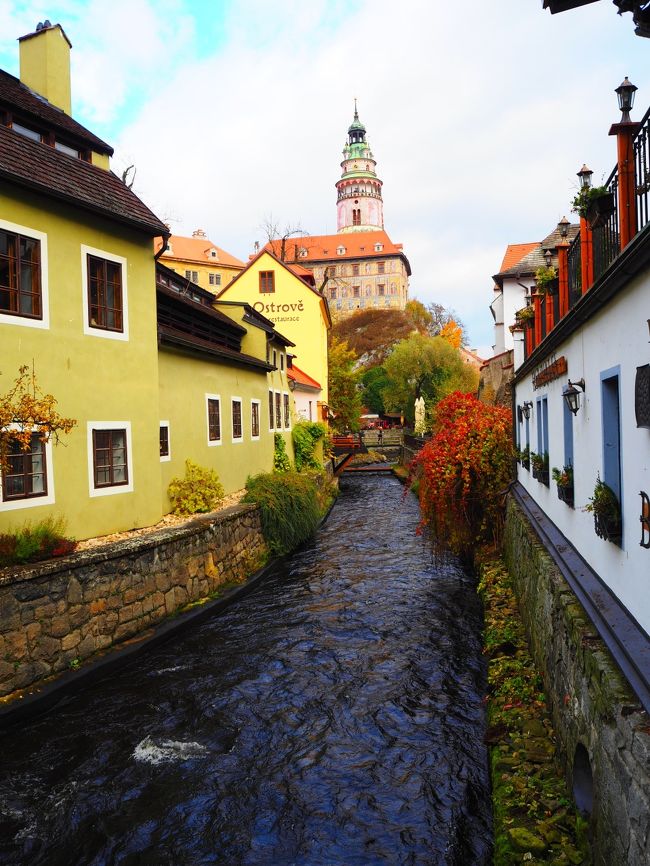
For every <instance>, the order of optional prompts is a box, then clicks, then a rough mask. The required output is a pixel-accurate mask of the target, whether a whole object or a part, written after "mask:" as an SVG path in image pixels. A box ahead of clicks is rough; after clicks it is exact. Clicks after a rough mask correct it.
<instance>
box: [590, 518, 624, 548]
mask: <svg viewBox="0 0 650 866" xmlns="http://www.w3.org/2000/svg"><path fill="white" fill-rule="evenodd" d="M594 531H595V533H596V535H597V536H598V537H599V538H604V539H605V541H611V542H612V543H613V544H620V543H621V539H622V538H623V526H622V524H621V518H620V516H619V515H617V514H614V515H612V514H594Z"/></svg>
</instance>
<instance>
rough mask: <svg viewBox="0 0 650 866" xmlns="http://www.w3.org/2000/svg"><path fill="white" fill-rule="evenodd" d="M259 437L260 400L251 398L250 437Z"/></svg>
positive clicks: (254, 438)
mask: <svg viewBox="0 0 650 866" xmlns="http://www.w3.org/2000/svg"><path fill="white" fill-rule="evenodd" d="M259 438H260V401H259V400H251V439H253V440H254V441H257V440H258V439H259Z"/></svg>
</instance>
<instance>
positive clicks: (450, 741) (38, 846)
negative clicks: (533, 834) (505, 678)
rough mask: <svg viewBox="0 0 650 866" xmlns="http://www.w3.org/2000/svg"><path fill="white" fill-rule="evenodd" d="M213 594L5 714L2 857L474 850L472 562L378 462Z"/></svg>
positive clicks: (485, 840)
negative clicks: (306, 525) (199, 617)
mask: <svg viewBox="0 0 650 866" xmlns="http://www.w3.org/2000/svg"><path fill="white" fill-rule="evenodd" d="M341 486H342V492H341V495H340V497H339V499H338V501H337V504H336V505H335V507H334V509H333V511H332V512H331V514H330V516H329V518H328V519H327V521H326V523H325V524H324V525H323V526H322V527H321V529H320V530H319V532H318V534H317V536H316V537H315V539H314V540H313V541H312V542H310V543H309V544H308V545H306V546H305V547H303V548H302V549H301V550H299V551H297V552H296V553H295V554H294V555H293V556H291V557H290V558H288V559H287V560H284V561H281V562H280V563H278V564H277V565H276V566H274V567H273V568H272V569H271V570H270V572H269V574H268V576H267V577H266V578H265V579H264V580H263V582H262V583H261V584H260V585H259V587H258V588H257V589H256V590H255V591H254V592H253V593H251V594H250V595H248V596H246V597H245V598H242V599H240V600H238V601H237V602H236V603H235V604H233V605H231V606H230V607H229V608H228V609H226V611H225V612H223V613H221V614H219V615H215V616H213V617H211V618H210V619H208V620H206V621H204V622H202V623H201V624H200V625H195V626H194V627H192V628H191V629H190V630H187V631H185V632H183V633H182V634H180V635H178V634H177V635H176V636H175V637H174V638H173V639H171V640H170V641H168V642H167V643H165V644H163V645H162V646H158V647H156V648H153V649H152V650H151V651H150V652H148V653H146V654H144V655H143V656H140V657H139V658H137V659H136V660H134V661H132V662H131V663H130V664H129V666H128V667H125V668H123V669H121V670H120V671H119V672H118V673H117V674H113V675H112V676H111V678H110V679H105V680H103V681H100V682H97V683H95V684H93V685H92V686H89V687H88V688H86V689H84V690H83V691H80V692H78V693H77V694H75V695H73V696H69V697H66V698H65V699H63V700H62V701H61V702H60V703H59V704H58V705H57V706H55V707H54V708H53V709H52V710H50V711H49V712H48V713H47V714H45V715H42V716H41V717H38V718H36V719H34V720H32V721H31V722H30V723H29V724H28V725H24V724H23V725H21V727H20V728H19V727H18V726H15V727H13V728H10V729H8V730H7V731H5V732H4V733H3V739H2V761H1V762H0V863H3V864H5V863H6V864H29V866H40V864H42V866H76V864H78V866H91V864H92V866H100V864H102V866H103V864H130V866H136V864H137V866H149V864H150V866H167V864H169V866H184V864H187V866H199V864H201V866H203V864H219V866H240V864H241V866H244V864H245V866H253V864H254V866H290V864H291V866H339V864H340V866H357V864H359V866H375V864H376V866H379V864H388V866H401V864H422V866H424V864H427V866H487V864H488V863H489V862H490V846H491V827H490V822H491V819H490V795H489V782H488V771H487V756H486V750H485V746H484V745H483V733H484V712H483V704H482V700H481V699H482V696H483V694H484V693H485V665H484V662H483V660H482V657H481V623H482V620H481V609H480V604H479V601H478V599H477V596H476V592H475V586H474V580H473V578H472V577H470V576H469V575H468V574H466V573H465V572H464V571H463V569H462V568H461V567H460V565H458V564H456V563H453V562H452V563H446V564H443V565H441V564H440V563H437V562H434V561H433V559H432V556H431V552H430V547H429V544H428V542H427V540H426V538H425V537H423V536H420V535H416V527H417V524H418V520H419V511H418V505H417V501H416V499H415V497H413V496H412V494H407V496H406V497H403V492H402V487H401V485H400V484H399V482H397V481H396V480H395V479H393V478H385V477H377V476H371V477H363V478H359V477H350V478H349V479H348V478H346V477H345V476H344V478H343V481H342V485H341Z"/></svg>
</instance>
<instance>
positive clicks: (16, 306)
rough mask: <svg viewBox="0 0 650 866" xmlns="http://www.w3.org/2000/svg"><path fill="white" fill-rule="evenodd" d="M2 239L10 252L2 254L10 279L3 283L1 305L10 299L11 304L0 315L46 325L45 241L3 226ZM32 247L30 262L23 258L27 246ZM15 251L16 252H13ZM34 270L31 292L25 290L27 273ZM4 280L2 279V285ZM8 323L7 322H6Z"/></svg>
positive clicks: (1, 307)
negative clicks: (25, 268)
mask: <svg viewBox="0 0 650 866" xmlns="http://www.w3.org/2000/svg"><path fill="white" fill-rule="evenodd" d="M0 235H4V236H5V237H6V246H7V252H6V253H0V266H1V265H2V264H3V263H5V262H6V267H7V278H6V284H5V283H4V282H0V303H3V304H4V296H5V295H7V296H8V297H7V300H8V303H7V304H6V306H5V305H3V306H0V314H2V315H3V316H7V317H8V319H9V320H12V319H30V320H36V321H43V290H42V281H41V274H42V270H43V268H42V256H41V239H40V238H38V237H30V236H29V235H27V234H24V233H23V232H19V231H12V230H10V229H8V228H4V227H2V225H1V224H0ZM27 243H31V244H33V245H34V246H33V247H32V251H31V256H30V258H29V259H27V257H26V256H25V255H23V252H22V247H23V245H25V244H27ZM11 247H13V249H10V248H11ZM24 267H28V268H30V269H31V280H30V285H29V288H28V289H27V288H26V287H24V286H23V269H24ZM0 273H1V272H0ZM2 279H3V278H2V277H1V276H0V281H1V280H2ZM25 302H27V303H28V305H29V311H26V310H25V309H22V308H23V306H24V303H25ZM5 321H7V320H6V319H5Z"/></svg>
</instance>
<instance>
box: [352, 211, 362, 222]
mask: <svg viewBox="0 0 650 866" xmlns="http://www.w3.org/2000/svg"><path fill="white" fill-rule="evenodd" d="M352 225H353V226H360V225H361V208H356V207H355V208H352Z"/></svg>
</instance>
